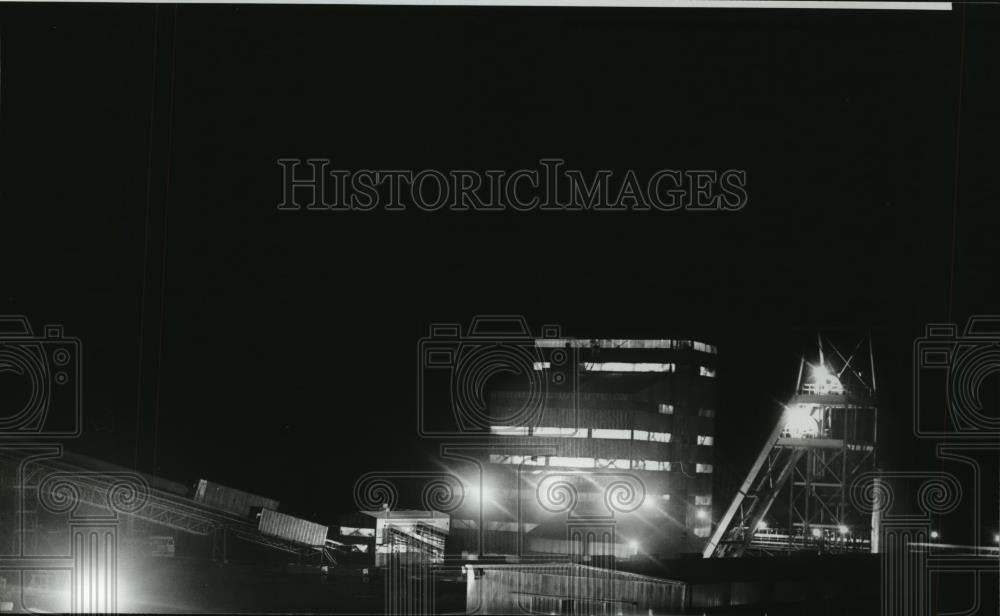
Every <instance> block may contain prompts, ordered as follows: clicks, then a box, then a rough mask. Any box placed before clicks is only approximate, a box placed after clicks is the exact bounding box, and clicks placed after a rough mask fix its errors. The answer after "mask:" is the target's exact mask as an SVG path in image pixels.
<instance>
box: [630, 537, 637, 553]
mask: <svg viewBox="0 0 1000 616" xmlns="http://www.w3.org/2000/svg"><path fill="white" fill-rule="evenodd" d="M628 549H630V550H631V551H632V553H633V554H638V553H639V542H638V541H636V540H634V539H633V540H632V541H629V542H628Z"/></svg>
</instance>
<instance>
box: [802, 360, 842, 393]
mask: <svg viewBox="0 0 1000 616" xmlns="http://www.w3.org/2000/svg"><path fill="white" fill-rule="evenodd" d="M810 368H811V374H810V377H811V378H810V380H811V381H812V382H811V383H808V386H809V387H810V389H811V393H816V394H821V395H823V394H842V393H844V386H843V385H842V384H841V382H840V379H839V378H838V377H837V375H836V374H834V373H833V372H831V371H830V369H829V368H827V367H826V366H825V365H823V364H818V365H815V366H810Z"/></svg>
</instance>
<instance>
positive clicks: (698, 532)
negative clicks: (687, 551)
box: [694, 526, 712, 538]
mask: <svg viewBox="0 0 1000 616" xmlns="http://www.w3.org/2000/svg"><path fill="white" fill-rule="evenodd" d="M711 532H712V529H711V527H709V526H703V527H700V528H696V529H694V536H695V537H702V538H704V537H708V535H709V533H711Z"/></svg>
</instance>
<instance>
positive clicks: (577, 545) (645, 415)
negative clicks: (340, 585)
mask: <svg viewBox="0 0 1000 616" xmlns="http://www.w3.org/2000/svg"><path fill="white" fill-rule="evenodd" d="M534 347H535V348H534V353H535V354H536V355H537V357H538V361H536V362H534V365H533V366H532V372H533V374H531V375H528V376H529V378H528V379H527V380H526V379H525V378H524V377H525V375H524V374H520V375H514V376H512V377H511V378H510V379H509V380H505V381H503V382H500V383H498V384H496V385H494V386H492V387H491V391H490V395H489V404H488V413H487V414H488V416H489V418H490V420H491V425H490V426H489V433H490V436H489V437H488V439H487V441H486V444H485V445H484V446H483V447H482V449H481V450H480V451H479V453H478V459H479V467H480V473H481V480H479V481H478V482H473V485H471V486H470V496H471V497H472V498H470V499H467V503H466V504H465V506H464V507H463V508H462V509H461V510H460V511H456V512H455V513H454V514H453V536H454V537H460V536H463V535H464V536H465V539H463V540H461V543H462V546H463V547H462V551H465V552H469V553H476V554H478V555H480V556H489V555H518V556H520V557H524V558H532V557H539V558H548V557H552V556H555V555H568V556H582V557H585V558H586V557H590V556H602V555H603V556H608V555H612V554H613V555H615V556H616V557H618V558H627V557H631V556H636V555H643V554H652V555H660V556H667V555H674V554H680V553H695V552H698V551H699V550H701V549H702V547H703V546H704V544H705V542H706V541H707V539H708V538H709V536H710V534H711V531H712V519H713V515H712V514H713V505H714V503H713V500H712V479H713V474H712V472H713V466H712V465H713V458H714V456H713V449H714V439H715V436H714V435H715V429H714V426H715V413H716V406H717V402H718V399H717V395H716V385H717V381H716V376H717V370H718V365H717V349H716V347H715V346H713V345H710V344H706V343H703V342H699V341H693V340H675V339H657V340H617V339H597V340H586V339H564V338H541V339H538V340H535V342H534ZM476 483H478V485H475V484H476ZM456 531H457V533H456ZM463 531H464V532H463ZM470 538H471V539H470Z"/></svg>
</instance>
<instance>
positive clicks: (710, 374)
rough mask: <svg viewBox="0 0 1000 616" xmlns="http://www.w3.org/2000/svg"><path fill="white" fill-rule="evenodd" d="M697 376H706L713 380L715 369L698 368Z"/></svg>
mask: <svg viewBox="0 0 1000 616" xmlns="http://www.w3.org/2000/svg"><path fill="white" fill-rule="evenodd" d="M698 374H700V375H701V376H707V377H708V378H715V368H706V367H705V366H699V367H698Z"/></svg>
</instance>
